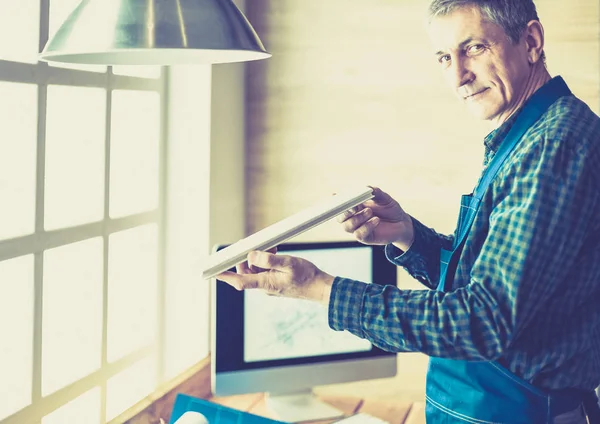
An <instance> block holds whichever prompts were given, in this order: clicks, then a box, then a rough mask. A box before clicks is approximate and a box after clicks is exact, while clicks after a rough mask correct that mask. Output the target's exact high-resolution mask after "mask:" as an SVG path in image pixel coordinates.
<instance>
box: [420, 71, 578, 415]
mask: <svg viewBox="0 0 600 424" xmlns="http://www.w3.org/2000/svg"><path fill="white" fill-rule="evenodd" d="M570 94H571V92H570V91H569V89H568V87H567V86H566V84H565V82H564V81H563V80H562V78H560V77H557V78H554V79H552V80H551V81H550V82H548V83H547V84H545V85H544V86H543V87H542V88H540V89H539V90H538V91H537V92H535V93H534V95H533V96H532V97H531V98H530V99H529V100H528V102H527V103H526V105H525V107H524V109H523V110H522V111H521V112H520V114H519V116H518V117H517V118H516V120H515V123H514V124H513V126H512V128H511V129H510V131H509V132H508V134H507V135H506V137H505V139H504V141H503V142H502V144H501V146H500V148H499V149H498V152H497V153H496V154H495V155H494V157H493V159H492V161H491V162H490V163H489V165H488V166H487V168H486V170H485V172H484V174H483V176H482V177H481V179H480V181H479V184H478V185H477V187H476V188H475V190H474V192H473V194H472V195H465V196H462V199H461V208H460V214H459V218H458V228H457V231H456V234H455V238H454V244H453V246H452V250H450V251H447V250H444V249H442V251H441V257H440V280H439V281H440V283H439V285H438V290H440V291H444V292H448V291H451V290H452V283H453V280H454V274H455V272H456V268H457V264H458V259H459V257H460V253H461V251H462V248H463V246H464V243H465V240H466V238H467V234H468V233H469V230H470V228H471V225H472V223H473V220H474V218H475V215H476V213H477V209H478V208H479V204H480V202H481V199H482V197H483V195H484V193H485V191H486V190H487V188H488V186H489V185H490V183H491V182H492V180H493V179H494V177H495V176H496V174H497V173H498V170H499V169H500V167H501V166H502V164H503V163H504V161H505V159H506V158H507V157H508V155H509V154H510V153H511V151H512V150H513V149H514V147H515V146H516V145H517V143H518V142H519V140H520V139H521V138H522V137H523V134H524V133H525V131H527V129H528V128H529V127H531V126H532V125H533V124H534V123H535V122H536V121H537V120H538V119H539V118H540V117H541V116H542V114H543V113H544V112H545V111H546V110H547V109H548V107H549V106H550V105H551V104H552V103H554V102H555V101H556V100H558V98H559V97H562V96H567V95H570ZM586 393H587V392H583V391H576V390H573V391H566V390H565V391H561V392H556V393H551V394H548V393H544V392H543V391H541V390H540V389H538V388H536V387H534V386H533V385H531V384H529V383H528V382H526V381H525V380H523V379H521V378H519V377H517V376H516V375H514V374H512V373H511V372H510V371H508V370H507V369H505V368H503V367H502V366H501V365H499V364H498V363H496V362H487V361H481V362H475V361H459V360H450V359H443V358H431V359H430V361H429V370H428V372H427V390H426V402H427V405H426V416H427V422H428V423H435V424H441V423H476V424H485V423H502V424H521V423H523V424H538V423H539V424H542V423H552V422H553V417H556V416H557V415H560V414H562V413H564V412H568V411H572V410H574V409H576V408H577V407H578V406H579V405H581V403H582V400H583V398H584V396H585V394H586Z"/></svg>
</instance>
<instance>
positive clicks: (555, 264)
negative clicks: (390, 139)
mask: <svg viewBox="0 0 600 424" xmlns="http://www.w3.org/2000/svg"><path fill="white" fill-rule="evenodd" d="M428 29H429V33H430V36H431V39H432V42H433V46H434V52H435V58H436V60H437V61H438V63H439V66H440V68H441V70H442V72H443V74H444V76H445V78H446V79H447V81H448V83H449V84H450V86H451V88H452V90H453V91H455V92H456V94H457V96H458V98H459V100H460V101H461V102H462V103H464V104H465V105H466V107H467V108H468V109H469V110H470V111H471V112H472V113H473V114H474V115H475V116H477V117H479V118H481V119H485V120H487V121H489V122H490V123H491V124H492V126H493V128H494V129H493V131H492V132H491V133H490V134H489V135H488V136H487V137H486V138H485V140H484V143H485V147H486V154H485V158H484V164H485V165H486V168H485V171H484V174H483V175H482V177H481V179H480V181H479V183H478V184H477V186H476V189H475V190H474V193H473V195H469V196H463V204H462V206H463V209H462V210H461V216H460V219H459V225H458V228H457V231H456V232H455V234H454V235H453V236H443V235H440V234H437V233H436V232H435V231H434V230H432V229H430V228H427V227H426V226H424V225H423V224H422V223H420V222H419V221H418V220H417V219H415V218H413V217H411V216H410V215H408V214H407V213H406V212H405V211H404V210H403V209H402V208H401V207H400V205H399V204H398V203H397V202H396V201H395V200H393V199H392V198H391V197H390V196H389V195H387V194H386V193H384V192H383V191H381V190H380V189H378V188H375V189H374V194H375V197H374V198H373V199H372V200H370V201H367V202H365V203H364V204H363V205H361V206H360V207H357V208H355V209H353V210H351V211H348V212H346V213H345V214H344V215H343V216H342V217H341V218H340V222H341V223H342V226H343V228H344V230H345V231H347V232H350V233H352V234H354V236H355V237H356V238H357V239H358V240H359V241H361V242H363V243H366V244H381V245H386V254H387V256H388V259H389V260H391V261H392V262H394V263H395V264H397V265H399V266H403V267H405V268H406V269H407V270H408V271H409V272H410V273H411V274H412V275H413V276H414V277H415V278H416V279H418V280H419V281H421V282H422V283H423V284H425V285H426V286H427V287H428V288H430V289H431V290H422V291H411V290H400V289H398V288H396V287H393V286H387V287H381V286H377V285H368V284H365V283H362V282H358V281H352V280H349V279H345V278H343V277H339V276H337V277H334V276H331V275H328V274H326V273H324V272H323V271H321V270H320V269H318V268H317V266H315V265H314V264H312V263H310V262H308V261H306V260H303V259H300V258H294V257H290V256H282V255H274V254H272V253H269V252H252V253H250V254H249V255H248V261H247V262H246V263H244V264H242V265H240V266H239V267H238V273H229V272H227V273H224V274H222V275H221V276H220V277H219V278H220V279H222V280H223V281H226V282H227V283H229V284H231V285H233V286H234V287H236V288H238V289H248V288H261V289H264V290H266V291H268V292H269V293H272V294H276V295H282V296H290V297H297V298H305V299H312V300H315V301H319V302H321V303H323V304H324V305H328V308H329V323H330V326H331V327H332V328H333V329H335V330H348V331H350V332H352V333H354V334H356V335H357V336H359V337H363V338H367V339H369V340H370V341H371V342H373V343H374V344H375V345H377V346H379V347H381V348H383V349H386V350H390V351H396V352H404V351H419V352H423V353H425V354H427V355H429V356H430V357H431V362H430V368H429V372H428V379H427V396H426V399H427V411H426V413H427V418H428V422H434V423H454V422H456V423H464V422H468V423H488V422H496V423H498V422H500V423H559V422H560V423H585V422H586V418H585V414H586V413H587V415H588V417H589V418H590V420H592V419H596V418H594V415H593V414H594V413H595V412H597V411H596V410H595V409H594V407H593V406H594V403H595V402H596V408H597V399H595V395H594V394H593V389H594V388H595V387H597V386H598V385H599V384H600V306H599V305H600V219H599V218H600V189H599V187H600V167H598V165H597V164H598V163H600V119H599V118H598V117H597V116H596V115H595V114H594V113H592V112H591V111H590V109H589V108H588V107H587V106H586V105H585V104H584V103H582V102H581V101H580V100H578V99H577V98H576V97H574V96H573V95H572V94H571V93H570V92H569V90H568V88H567V87H566V85H565V83H564V81H562V79H560V77H557V78H551V77H550V74H549V73H548V71H547V69H546V66H545V59H544V31H543V27H542V25H541V23H540V22H539V19H538V16H537V12H536V9H535V6H534V4H533V2H532V1H531V0H471V1H467V0H434V1H433V2H432V3H431V5H430V20H429V26H428ZM584 404H585V409H584V406H583V405H584Z"/></svg>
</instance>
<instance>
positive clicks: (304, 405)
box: [266, 390, 344, 423]
mask: <svg viewBox="0 0 600 424" xmlns="http://www.w3.org/2000/svg"><path fill="white" fill-rule="evenodd" d="M266 398H267V407H268V408H269V409H270V410H271V411H273V412H274V413H275V414H276V416H277V417H278V419H280V420H282V421H285V422H288V423H297V422H300V421H314V420H324V419H328V418H337V417H342V416H343V415H344V412H343V411H340V410H339V409H337V408H334V407H333V406H331V405H329V404H328V403H325V402H323V401H322V400H319V399H318V398H317V397H316V396H315V395H314V393H313V392H312V390H306V391H301V392H294V393H281V394H279V393H268V394H267V396H266Z"/></svg>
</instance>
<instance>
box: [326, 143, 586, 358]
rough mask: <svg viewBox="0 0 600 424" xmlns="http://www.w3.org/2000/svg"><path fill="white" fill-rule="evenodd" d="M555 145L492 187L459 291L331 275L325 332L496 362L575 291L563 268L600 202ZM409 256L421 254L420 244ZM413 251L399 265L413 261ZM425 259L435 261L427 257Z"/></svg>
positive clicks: (576, 161)
mask: <svg viewBox="0 0 600 424" xmlns="http://www.w3.org/2000/svg"><path fill="white" fill-rule="evenodd" d="M557 144H560V143H559V142H558V140H555V141H554V142H553V141H552V140H546V139H541V140H540V142H539V143H532V146H531V147H529V148H528V149H527V151H525V152H521V153H522V156H521V157H520V158H519V160H518V161H515V162H514V163H513V164H511V166H510V167H509V168H510V170H509V171H507V172H508V174H505V175H501V174H499V175H498V177H497V182H498V183H497V185H496V186H492V187H490V189H491V190H493V193H492V194H491V195H492V196H493V198H494V202H497V203H495V205H496V206H495V208H494V209H493V211H492V213H491V215H490V217H489V229H488V233H487V236H486V238H485V241H484V242H483V245H482V247H481V250H480V252H479V255H478V256H477V259H476V260H475V262H474V265H473V267H472V268H471V271H470V275H468V274H469V273H466V274H467V275H466V277H463V278H468V281H456V280H455V287H459V288H457V289H455V290H453V291H451V292H448V293H443V292H438V291H432V290H400V289H398V288H397V287H395V286H380V285H376V284H365V283H362V282H359V281H353V280H349V279H345V278H340V277H337V278H336V279H335V280H334V283H333V287H332V292H331V300H330V304H329V324H330V326H331V327H332V328H333V329H335V330H348V331H350V332H352V333H353V334H355V335H357V336H359V337H362V338H366V339H368V340H370V341H371V342H372V343H373V344H374V345H376V346H378V347H380V348H382V349H384V350H389V351H395V352H402V351H419V352H423V353H425V354H427V355H430V356H438V357H445V358H450V359H462V360H495V359H498V358H499V357H500V356H501V355H502V353H503V352H504V351H505V349H506V348H507V347H508V346H509V345H510V343H511V341H512V340H513V339H514V337H515V336H516V335H517V334H518V333H519V331H521V330H522V329H523V328H524V327H526V326H527V325H528V324H529V323H531V322H532V321H534V320H535V319H536V316H538V314H541V313H551V312H552V311H549V310H548V302H549V299H551V298H553V297H556V296H560V295H561V293H562V292H563V291H564V290H565V286H564V285H565V284H572V282H569V281H566V280H567V278H566V276H567V273H568V270H569V269H570V268H572V267H573V266H574V265H575V263H576V260H577V257H578V254H579V252H580V251H581V248H582V244H583V241H584V240H585V239H586V232H587V231H589V228H590V227H591V223H592V222H593V219H594V216H593V214H594V211H595V210H596V207H595V205H594V203H593V202H596V201H597V196H591V195H590V193H591V192H592V191H591V190H593V189H592V188H591V187H593V186H594V182H593V181H592V180H591V178H588V177H589V173H586V168H585V166H584V158H585V157H584V155H583V154H580V153H578V152H577V151H576V149H573V148H569V146H565V147H563V148H561V149H559V150H558V151H556V150H557V148H556V147H555V146H556V145H557ZM549 146H550V147H549ZM551 146H554V147H551ZM589 166H590V167H592V166H593V165H592V164H589ZM417 243H418V241H417ZM415 248H416V249H415V252H413V253H414V254H415V255H418V254H419V250H420V246H419V244H416V245H415ZM410 250H412V248H411V249H409V251H408V252H406V254H405V255H404V256H406V257H401V258H399V259H398V261H399V262H398V263H402V261H406V262H410V261H411V260H412V259H410V258H411V257H410V256H407V255H409V253H410ZM423 250H424V251H427V249H426V248H424V249H423ZM427 260H428V261H433V260H434V257H433V255H431V256H428V259H427ZM424 262H425V261H423V263H424ZM415 268H416V267H415ZM415 268H413V271H414V270H415ZM425 268H426V269H428V275H429V278H430V279H429V280H427V281H428V282H429V281H434V280H433V279H432V277H435V269H434V265H433V264H429V267H425ZM459 274H462V273H459ZM459 274H457V275H459ZM457 278H458V277H457ZM565 301H568V299H566V300H565Z"/></svg>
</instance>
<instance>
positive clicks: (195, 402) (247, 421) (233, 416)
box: [170, 394, 283, 424]
mask: <svg viewBox="0 0 600 424" xmlns="http://www.w3.org/2000/svg"><path fill="white" fill-rule="evenodd" d="M187 411H193V412H199V413H201V414H202V415H204V416H205V417H206V419H207V420H208V423H209V424H282V423H283V421H275V420H271V419H268V418H264V417H261V416H258V415H254V414H250V413H248V412H242V411H238V410H237V409H233V408H228V407H226V406H222V405H218V404H216V403H213V402H209V401H207V400H204V399H198V398H195V397H192V396H188V395H184V394H178V395H177V398H176V399H175V405H174V406H173V412H172V413H171V421H170V424H173V423H175V421H177V420H178V419H179V418H180V417H181V416H182V415H183V414H184V413H185V412H187Z"/></svg>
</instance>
